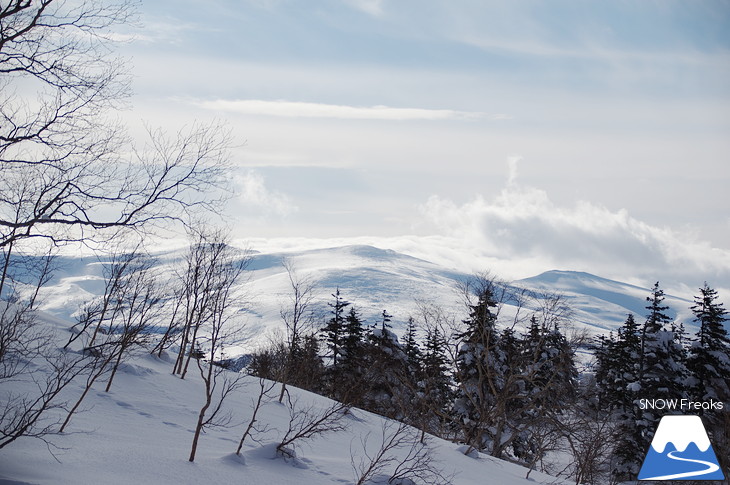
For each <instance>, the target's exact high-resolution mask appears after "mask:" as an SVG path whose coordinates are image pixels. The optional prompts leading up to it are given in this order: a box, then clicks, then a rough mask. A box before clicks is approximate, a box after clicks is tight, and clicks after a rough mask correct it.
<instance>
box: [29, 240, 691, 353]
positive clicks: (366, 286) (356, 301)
mask: <svg viewBox="0 0 730 485" xmlns="http://www.w3.org/2000/svg"><path fill="white" fill-rule="evenodd" d="M242 255H243V252H242ZM181 256H182V253H181V252H180V251H170V252H164V253H160V254H158V255H156V257H157V266H158V269H159V270H160V271H161V272H163V273H165V272H167V273H169V272H171V271H173V268H174V267H175V264H177V263H179V261H180V259H181ZM249 257H250V263H249V266H248V270H249V271H248V279H247V281H246V283H245V284H244V285H243V287H242V288H241V290H242V292H243V293H245V301H246V303H245V305H244V307H243V308H242V311H241V313H240V316H241V318H240V322H241V325H242V326H243V328H244V334H245V335H246V336H247V337H246V338H247V345H245V347H246V348H250V347H252V346H254V347H255V346H259V345H266V343H267V342H268V341H269V339H270V336H271V335H272V334H274V333H276V332H277V331H280V330H281V329H283V324H282V322H281V318H280V315H279V313H280V310H281V308H282V305H286V303H287V300H288V298H289V295H290V282H289V277H288V275H287V273H286V270H285V268H284V266H283V265H282V261H283V260H284V259H285V258H286V259H287V260H289V261H290V262H291V263H292V266H293V268H294V269H295V271H296V273H297V275H298V276H299V277H306V278H311V279H312V281H313V282H314V283H315V285H316V300H317V302H316V308H317V311H318V312H319V315H320V317H319V320H320V321H322V322H323V321H324V319H325V318H327V313H328V311H329V308H328V306H327V303H328V302H329V301H330V300H331V298H332V297H331V294H332V293H334V292H335V291H336V289H338V288H339V289H340V292H341V294H342V296H343V298H344V299H345V300H347V301H349V302H351V303H352V304H353V305H354V306H355V307H356V308H357V309H358V311H359V312H360V313H361V314H362V315H363V317H364V319H365V322H366V324H369V325H373V324H376V323H377V322H378V321H379V318H380V315H381V313H382V311H383V310H387V311H388V313H390V314H391V315H393V322H392V323H393V328H394V330H395V332H396V333H398V334H400V333H402V331H403V329H404V328H405V324H406V322H407V321H408V317H409V316H417V315H416V312H417V307H418V304H417V302H419V301H420V302H427V303H429V304H436V305H438V306H440V307H442V308H443V309H445V310H446V311H447V312H449V313H450V314H451V315H453V317H454V319H455V320H456V321H460V320H461V319H463V318H464V317H465V314H466V310H465V307H464V303H463V301H462V299H461V297H460V295H459V292H458V290H457V286H458V285H459V283H461V282H463V281H465V280H467V279H468V278H469V277H470V275H469V274H467V273H463V272H459V271H456V270H452V269H449V268H445V267H442V266H439V265H437V264H434V263H431V262H429V261H425V260H423V259H418V258H414V257H411V256H408V255H405V254H402V253H398V252H395V251H392V250H387V249H379V248H376V247H372V246H363V245H352V246H341V247H333V248H321V249H313V250H303V251H286V252H284V251H277V252H268V251H266V250H263V249H262V250H258V251H250V253H249ZM103 265H104V260H103V259H102V260H99V259H95V258H90V257H74V256H68V255H67V256H64V257H62V258H61V259H60V260H59V271H58V272H57V274H56V277H55V278H54V279H53V280H52V281H51V282H50V284H49V285H48V286H47V287H46V288H44V290H43V293H42V297H43V301H44V304H43V305H44V306H43V309H44V310H46V311H47V312H49V313H51V314H53V315H56V316H59V317H61V318H67V319H72V318H73V315H74V312H75V311H77V309H78V307H79V305H80V304H81V303H83V302H84V301H88V300H89V299H91V298H93V297H94V296H95V295H98V294H100V292H101V291H102V290H103V271H102V268H103ZM511 285H513V286H519V287H524V288H527V289H529V290H533V291H534V292H547V293H561V294H562V295H563V296H564V297H565V298H566V301H567V302H568V303H569V304H570V306H571V308H572V310H573V319H574V322H575V325H576V327H578V328H581V327H585V328H588V329H589V331H590V332H592V333H606V332H608V331H609V330H611V329H614V328H616V327H618V326H619V325H620V324H622V323H623V321H624V320H625V319H626V315H627V313H629V312H631V313H634V314H635V315H636V316H637V317H638V318H639V319H641V318H643V316H644V314H645V309H644V307H645V306H646V297H647V296H648V295H649V293H650V290H649V289H648V288H640V287H637V286H634V285H630V284H627V283H621V282H618V281H613V280H608V279H605V278H601V277H599V276H595V275H591V274H588V273H581V272H573V271H549V272H546V273H543V274H540V275H538V276H534V277H531V278H526V279H523V280H518V281H515V282H512V283H511ZM665 303H666V304H667V305H668V306H669V307H670V311H669V314H670V315H671V316H672V317H674V318H677V319H679V320H681V321H683V322H684V323H685V326H686V327H687V328H688V330H690V331H691V329H692V325H691V318H690V312H689V309H688V308H689V306H690V305H691V304H692V303H691V301H689V300H686V299H683V298H679V297H673V296H669V295H667V298H666V300H665ZM507 306H509V305H507ZM508 310H509V308H506V313H509V311H508ZM239 351H240V352H245V351H246V349H245V348H244V347H241V348H240V349H239Z"/></svg>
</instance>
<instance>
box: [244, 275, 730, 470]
mask: <svg viewBox="0 0 730 485" xmlns="http://www.w3.org/2000/svg"><path fill="white" fill-rule="evenodd" d="M288 268H289V269H290V270H291V266H288ZM290 275H291V273H290ZM292 281H295V280H294V279H293V280H292ZM294 286H296V284H294ZM461 293H462V294H463V295H464V296H465V303H466V306H465V315H464V317H462V318H461V319H459V318H456V317H454V316H453V315H447V314H446V312H444V310H443V309H441V308H439V307H437V306H434V305H433V304H430V303H426V302H419V304H418V311H417V312H416V314H415V315H414V316H411V317H408V318H407V319H406V321H407V323H406V324H405V332H404V334H403V335H402V336H401V338H397V337H396V336H395V334H394V333H393V331H392V329H391V322H392V318H393V317H392V315H389V314H388V313H387V311H385V310H384V311H383V312H382V314H381V316H380V318H378V319H374V320H373V321H372V322H371V323H370V324H367V323H366V322H364V321H363V318H362V316H361V315H360V313H359V312H358V310H357V308H356V306H355V305H354V304H352V303H351V302H349V301H347V300H346V299H345V298H344V297H343V295H342V292H341V290H340V289H336V291H335V292H334V293H333V294H332V295H331V300H330V302H329V303H328V307H329V316H328V317H327V318H325V319H324V320H323V323H322V324H320V325H316V324H314V325H312V322H311V320H310V322H309V323H310V325H309V326H308V327H306V331H303V332H302V333H297V332H292V331H291V330H292V327H291V326H290V327H289V330H290V331H289V332H288V334H287V335H288V337H287V339H285V340H282V341H279V342H278V343H276V344H275V345H272V346H271V347H270V348H268V349H265V350H264V351H261V352H259V353H257V354H255V355H254V356H253V358H252V361H251V363H250V365H249V366H248V371H249V372H250V373H252V374H254V375H258V376H262V377H266V378H268V379H272V380H275V381H280V382H284V383H288V384H291V385H294V386H298V387H302V388H305V389H308V390H311V391H314V392H317V393H320V394H323V395H325V396H328V397H331V398H333V399H336V400H339V401H341V402H344V403H348V404H350V405H353V406H357V407H360V408H363V409H367V410H370V411H372V412H375V413H378V414H381V415H384V416H387V417H390V418H393V419H397V420H400V421H402V422H405V423H408V424H411V425H412V426H414V427H416V428H417V429H419V430H421V433H422V436H424V435H425V434H426V433H428V434H433V435H436V436H439V437H442V438H445V439H449V440H452V441H456V442H459V443H463V445H464V450H463V451H464V452H465V453H467V454H469V453H471V452H473V451H479V452H484V453H488V454H490V455H492V456H495V457H498V458H503V459H508V460H512V461H515V462H518V463H520V464H523V465H525V466H527V467H528V468H529V469H541V470H542V471H546V472H550V473H553V474H557V475H562V476H568V477H571V478H573V479H575V482H576V483H595V484H603V483H618V482H620V481H627V480H633V479H635V478H636V476H637V474H638V471H639V467H640V466H641V462H642V460H643V458H644V456H645V454H646V451H647V450H648V448H649V444H650V442H651V438H652V436H653V434H654V431H655V430H656V426H657V424H658V421H659V419H660V417H661V415H663V414H667V411H666V410H659V409H657V410H651V409H649V410H647V409H642V406H641V405H640V403H641V400H642V399H657V398H659V399H667V400H668V399H673V398H676V399H682V398H685V399H686V400H687V401H692V402H711V401H714V402H715V407H714V409H710V410H708V409H707V405H705V409H704V410H703V409H702V408H694V409H695V410H694V411H693V410H686V409H685V410H684V412H694V413H698V412H699V413H700V414H702V415H703V419H704V421H705V424H706V426H707V429H708V432H710V436H711V440H712V442H713V443H714V446H715V450H716V452H717V455H718V457H719V459H720V462H721V466H722V467H723V469H725V470H727V467H728V463H727V456H728V450H729V449H730V448H728V435H729V434H728V412H727V406H728V402H729V400H730V394H729V392H728V383H729V382H730V340H729V339H728V334H727V330H726V329H725V326H724V325H725V322H726V321H727V317H726V315H727V312H726V311H725V309H724V308H723V305H722V304H721V303H719V301H718V298H719V296H718V294H717V292H716V291H715V290H714V289H712V288H711V287H709V286H708V285H707V284H705V286H703V287H702V288H700V290H699V295H698V296H697V297H695V302H694V305H692V307H691V310H692V312H693V315H694V319H693V322H694V323H695V325H696V327H697V328H698V330H697V333H696V334H695V335H694V336H688V335H687V333H686V331H685V329H684V325H683V324H682V323H680V322H674V321H672V319H671V318H670V317H669V316H667V314H666V311H667V310H668V307H666V306H665V305H664V304H663V300H664V293H663V290H661V289H660V288H659V285H658V283H657V284H656V285H655V286H654V288H653V289H652V290H651V292H650V296H648V297H647V306H646V310H647V313H646V319H645V321H644V323H642V324H638V323H637V321H636V320H637V319H636V317H635V316H634V315H632V314H629V315H628V317H627V319H626V322H625V323H624V325H623V326H621V327H620V328H619V329H618V330H617V331H616V332H611V333H609V334H608V335H599V336H597V337H589V336H588V335H587V334H585V333H578V334H576V333H573V334H571V335H567V334H566V329H570V328H571V326H572V325H571V323H572V322H571V316H572V315H571V312H570V308H569V307H568V306H567V304H566V302H565V299H564V298H563V297H562V296H560V295H558V294H537V293H534V292H531V291H529V290H525V289H520V288H515V287H513V286H510V285H508V284H505V283H501V282H499V281H497V280H496V279H495V278H492V277H489V276H485V275H480V276H475V277H474V278H472V279H470V280H469V281H468V282H466V283H465V284H464V285H463V287H462V288H461ZM507 304H509V306H508V307H507V306H506V305H507ZM295 306H296V305H295ZM306 308H307V307H306V306H305V309H306ZM505 308H510V309H511V311H510V312H507V313H505V311H504V309H505ZM303 328H305V327H299V329H300V330H301V329H303ZM579 348H580V349H583V350H585V349H590V350H591V351H592V353H593V356H592V358H591V361H590V362H588V363H583V364H581V363H579V362H577V361H576V351H577V350H578V349H579ZM579 366H581V367H582V371H581V372H579V371H578V367H579ZM283 389H284V387H283V386H282V392H283ZM696 409H699V411H697V410H696ZM723 409H724V411H723ZM680 411H681V410H680V409H678V410H677V412H680ZM560 453H562V454H563V456H564V455H565V454H568V455H569V456H571V457H572V462H571V463H570V464H568V465H567V466H563V467H562V468H560V467H557V466H556V465H555V463H554V460H551V457H552V458H555V456H557V454H560ZM726 474H727V472H726Z"/></svg>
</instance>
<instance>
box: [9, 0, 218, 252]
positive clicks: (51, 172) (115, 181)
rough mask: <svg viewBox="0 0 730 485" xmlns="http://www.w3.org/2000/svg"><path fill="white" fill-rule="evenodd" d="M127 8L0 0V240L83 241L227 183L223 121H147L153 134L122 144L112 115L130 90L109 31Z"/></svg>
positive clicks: (150, 219)
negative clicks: (141, 142)
mask: <svg viewBox="0 0 730 485" xmlns="http://www.w3.org/2000/svg"><path fill="white" fill-rule="evenodd" d="M133 15H134V9H133V3H132V2H128V1H124V0H122V1H120V2H118V3H113V2H91V1H80V2H68V1H63V0H11V1H9V2H5V3H4V4H3V5H1V6H0V181H1V182H0V247H8V246H9V245H11V244H12V243H14V242H19V241H23V240H26V239H29V238H47V239H50V240H51V241H53V242H60V241H69V240H74V241H85V242H88V241H89V239H90V238H92V237H99V236H101V235H102V234H105V235H106V237H109V236H111V235H113V234H115V231H116V230H117V229H119V228H135V229H137V230H144V229H145V228H149V227H150V226H151V225H155V224H158V223H162V222H164V221H167V220H171V219H177V218H180V217H181V216H182V215H183V214H184V213H185V212H186V211H189V210H191V209H193V208H196V207H211V206H213V205H215V202H214V199H215V198H212V199H209V198H208V197H206V196H205V195H206V192H207V191H208V190H209V189H215V188H216V187H220V186H221V185H225V181H224V177H223V170H224V169H225V167H226V161H225V160H226V150H227V147H228V134H227V132H226V131H225V130H222V129H221V127H220V126H217V125H211V126H193V127H192V128H190V129H188V130H185V131H181V132H180V133H178V135H177V137H169V136H167V135H166V134H164V133H163V132H161V131H154V130H150V135H151V142H150V144H149V145H148V146H147V147H144V148H141V149H137V150H135V149H132V150H130V149H129V147H128V146H126V145H127V144H128V140H127V136H126V135H125V133H124V130H123V128H122V127H121V126H119V125H118V124H115V123H113V122H111V121H110V120H111V119H112V118H111V117H110V116H109V114H110V111H112V110H115V109H118V108H120V107H121V106H122V105H123V100H124V99H125V98H126V97H127V96H128V94H129V92H130V90H129V75H128V74H127V70H126V67H125V65H124V62H123V61H122V60H121V59H120V58H119V57H117V56H115V55H114V53H113V43H112V42H111V40H110V39H111V35H109V34H111V30H112V29H113V28H114V27H115V26H118V25H121V24H124V23H127V22H129V21H130V20H131V18H132V17H133ZM21 87H22V89H21ZM125 152H127V153H129V152H132V153H134V154H135V156H134V157H133V158H132V159H129V160H124V159H122V153H125Z"/></svg>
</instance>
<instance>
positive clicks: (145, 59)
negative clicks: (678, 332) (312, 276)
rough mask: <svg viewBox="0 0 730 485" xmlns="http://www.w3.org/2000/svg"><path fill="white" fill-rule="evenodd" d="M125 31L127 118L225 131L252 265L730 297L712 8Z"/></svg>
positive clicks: (727, 56)
mask: <svg viewBox="0 0 730 485" xmlns="http://www.w3.org/2000/svg"><path fill="white" fill-rule="evenodd" d="M131 33H133V34H134V35H135V38H136V40H134V41H133V42H131V43H130V44H128V45H126V46H124V48H123V50H122V52H123V54H124V55H127V56H129V57H130V58H131V66H132V70H133V73H134V76H135V79H134V90H135V93H136V94H135V96H134V98H133V100H132V101H133V110H132V111H130V112H129V113H127V114H126V116H129V117H130V119H131V120H135V121H136V120H141V119H143V120H145V121H146V122H148V123H151V124H153V125H162V126H167V127H174V126H179V124H180V123H183V122H185V123H191V122H192V121H194V120H208V119H213V118H216V119H220V120H224V121H225V122H227V123H228V124H229V125H230V126H231V127H232V129H233V133H234V136H235V138H236V140H237V141H238V142H239V144H240V145H241V146H240V147H238V148H236V149H235V150H234V152H233V157H234V161H235V164H236V166H237V173H236V175H235V177H234V183H235V185H236V187H237V189H238V196H237V198H236V200H235V201H234V202H233V203H232V204H231V207H230V208H231V221H232V226H233V227H234V228H235V231H236V236H237V237H241V238H246V239H249V240H251V241H254V244H253V245H254V246H256V245H257V244H262V245H263V244H265V242H264V241H263V240H262V239H267V240H268V244H274V243H276V244H279V245H282V246H284V245H290V246H294V245H295V244H306V243H307V241H306V240H307V239H311V238H318V239H322V238H338V239H337V240H336V241H332V242H333V243H335V242H338V241H344V240H343V239H342V238H357V237H359V238H358V239H348V241H350V240H352V241H360V242H368V241H372V242H376V243H378V244H380V245H381V246H389V247H393V248H395V249H401V250H404V251H406V252H409V253H410V254H415V255H419V256H423V257H426V258H427V259H432V260H435V261H437V262H443V263H450V264H452V265H454V266H458V267H460V268H461V269H483V267H484V266H491V267H492V268H493V269H494V270H496V271H497V272H498V273H502V274H503V275H504V276H505V277H507V278H518V277H525V276H530V275H532V274H535V273H537V272H540V271H543V270H547V269H551V268H558V269H574V270H584V271H590V272H594V273H597V274H601V275H603V276H607V277H616V278H622V279H624V280H630V279H632V278H633V279H636V281H637V282H648V281H651V280H654V279H668V280H670V281H671V282H672V284H686V285H688V286H689V287H690V288H696V287H697V286H699V285H701V284H702V282H703V281H704V280H705V279H706V280H708V282H710V284H714V285H716V286H721V287H725V288H730V195H728V194H730V191H729V190H728V183H729V182H730V163H729V162H730V156H729V155H728V154H729V153H730V3H728V2H727V1H724V0H717V1H692V2H687V1H685V0H681V1H672V0H662V1H658V0H657V1H650V0H647V1H621V0H617V1H610V2H606V1H560V0H551V1H539V2H538V1H513V0H506V1H485V0H459V1H446V0H444V1H432V0H307V1H303V0H299V1H295V0H291V1H286V0H249V1H241V0H228V1H224V0H206V1H205V2H203V1H186V0H175V1H154V2H153V1H149V2H145V3H144V4H143V5H142V6H141V16H140V27H139V28H138V29H133V32H131ZM272 238H285V239H277V240H276V241H272ZM321 242H322V241H318V242H316V244H320V243H321ZM345 242H346V241H345ZM310 243H311V242H310ZM324 243H327V242H326V241H325V242H324ZM311 244H315V243H311Z"/></svg>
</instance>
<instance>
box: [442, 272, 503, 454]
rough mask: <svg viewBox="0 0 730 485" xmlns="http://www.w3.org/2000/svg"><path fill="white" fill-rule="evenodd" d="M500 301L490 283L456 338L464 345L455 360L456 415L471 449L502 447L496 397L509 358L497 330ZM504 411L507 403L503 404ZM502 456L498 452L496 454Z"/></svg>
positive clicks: (471, 306)
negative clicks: (464, 327) (495, 426)
mask: <svg viewBox="0 0 730 485" xmlns="http://www.w3.org/2000/svg"><path fill="white" fill-rule="evenodd" d="M496 308H497V301H496V300H495V297H494V292H493V289H492V285H491V284H490V283H489V282H488V283H487V284H486V285H484V287H483V288H481V289H480V291H479V294H478V295H477V302H476V304H474V305H470V312H469V318H467V319H466V320H464V324H465V325H466V330H465V331H464V332H463V333H461V334H459V335H457V338H458V339H459V340H460V341H461V344H460V346H459V350H458V353H457V357H456V376H455V378H456V384H457V390H456V396H455V400H454V413H455V414H456V417H457V419H458V422H459V423H461V426H462V433H463V439H464V441H466V443H467V444H468V445H469V447H470V448H472V449H479V450H482V449H486V448H488V447H489V448H492V450H493V451H496V450H495V446H496V447H499V442H500V436H498V434H499V433H501V431H502V429H500V430H499V431H496V432H495V428H494V424H495V423H494V421H495V418H496V416H495V413H501V411H506V410H504V409H502V410H498V409H497V403H498V399H497V396H498V395H499V394H501V392H502V390H503V389H504V385H505V380H506V376H505V371H506V370H507V362H506V358H505V357H506V356H505V354H504V353H503V352H502V351H501V348H500V347H501V345H500V344H501V342H500V338H499V333H498V332H497V330H496V328H495V326H496V322H497V315H496V313H495V312H494V310H495V309H496ZM500 404H501V406H502V407H504V405H505V404H506V403H504V402H502V403H500ZM496 452H497V453H500V452H499V451H496Z"/></svg>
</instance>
